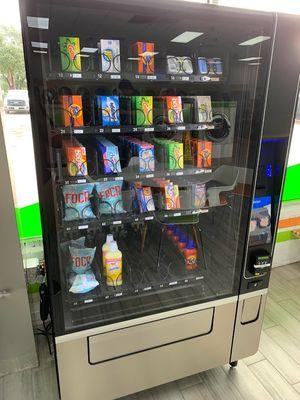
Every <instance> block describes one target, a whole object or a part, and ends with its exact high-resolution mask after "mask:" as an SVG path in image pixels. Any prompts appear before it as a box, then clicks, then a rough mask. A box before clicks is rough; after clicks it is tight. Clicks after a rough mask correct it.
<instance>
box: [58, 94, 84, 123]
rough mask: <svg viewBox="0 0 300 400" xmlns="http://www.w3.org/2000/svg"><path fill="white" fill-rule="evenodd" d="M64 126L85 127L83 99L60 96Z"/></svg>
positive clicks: (74, 96)
mask: <svg viewBox="0 0 300 400" xmlns="http://www.w3.org/2000/svg"><path fill="white" fill-rule="evenodd" d="M60 108H61V114H62V115H61V116H62V118H61V119H62V124H63V126H65V127H67V126H72V127H79V126H83V111H82V97H81V96H78V95H71V96H69V95H68V96H65V95H64V96H60Z"/></svg>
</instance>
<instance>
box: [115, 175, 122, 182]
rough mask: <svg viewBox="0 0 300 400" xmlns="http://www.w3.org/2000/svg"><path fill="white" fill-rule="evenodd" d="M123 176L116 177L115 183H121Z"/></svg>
mask: <svg viewBox="0 0 300 400" xmlns="http://www.w3.org/2000/svg"><path fill="white" fill-rule="evenodd" d="M123 179H124V178H123V176H116V177H115V181H123Z"/></svg>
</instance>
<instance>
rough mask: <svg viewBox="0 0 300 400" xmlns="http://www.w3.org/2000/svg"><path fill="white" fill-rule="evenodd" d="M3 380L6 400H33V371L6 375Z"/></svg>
mask: <svg viewBox="0 0 300 400" xmlns="http://www.w3.org/2000/svg"><path fill="white" fill-rule="evenodd" d="M2 379H3V398H4V399H5V400H33V387H32V370H30V369H29V370H25V371H22V372H18V373H16V374H11V375H6V376H5V377H4V378H2Z"/></svg>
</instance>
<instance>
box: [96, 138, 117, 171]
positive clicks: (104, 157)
mask: <svg viewBox="0 0 300 400" xmlns="http://www.w3.org/2000/svg"><path fill="white" fill-rule="evenodd" d="M95 141H96V142H95V143H96V146H97V149H98V152H99V153H100V157H101V161H102V162H103V172H104V174H115V173H118V172H122V170H121V164H120V156H119V149H118V146H116V145H115V144H114V143H112V142H110V141H109V140H107V139H105V138H97V139H95Z"/></svg>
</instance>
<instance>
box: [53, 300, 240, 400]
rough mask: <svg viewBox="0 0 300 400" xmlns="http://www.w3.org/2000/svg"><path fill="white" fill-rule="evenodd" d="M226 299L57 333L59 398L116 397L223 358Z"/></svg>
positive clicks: (229, 307)
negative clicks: (181, 310) (99, 327)
mask: <svg viewBox="0 0 300 400" xmlns="http://www.w3.org/2000/svg"><path fill="white" fill-rule="evenodd" d="M229 301H230V299H224V302H223V303H224V304H222V301H218V302H213V303H207V304H205V305H201V306H200V307H199V309H198V310H195V308H186V312H185V313H180V314H179V315H176V316H174V313H173V312H172V313H171V314H170V316H168V315H167V314H168V313H164V316H163V317H161V316H160V317H159V318H160V319H157V320H155V321H153V320H151V319H150V320H149V322H146V321H145V319H143V321H142V322H141V321H139V320H135V321H132V325H131V326H125V327H121V328H120V326H117V327H112V329H111V330H109V331H107V330H106V331H105V330H102V332H98V333H95V331H83V332H77V333H76V334H74V335H72V334H71V335H69V337H68V336H66V337H61V338H57V340H56V350H57V364H58V372H59V380H60V390H61V399H62V400H82V399H85V400H99V399H101V400H111V399H116V398H119V397H121V396H125V395H128V394H131V393H135V392H138V391H141V390H144V389H147V388H150V387H153V386H157V385H161V384H164V383H167V382H170V381H173V380H176V379H180V378H183V377H185V376H189V375H192V374H195V373H198V372H200V371H203V370H207V369H209V368H213V367H216V366H219V365H223V364H226V363H228V362H229V361H230V352H231V345H232V335H233V329H234V321H235V314H236V306H237V301H236V297H234V298H232V299H231V301H230V302H229ZM214 304H215V305H214ZM127 325H128V324H127Z"/></svg>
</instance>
